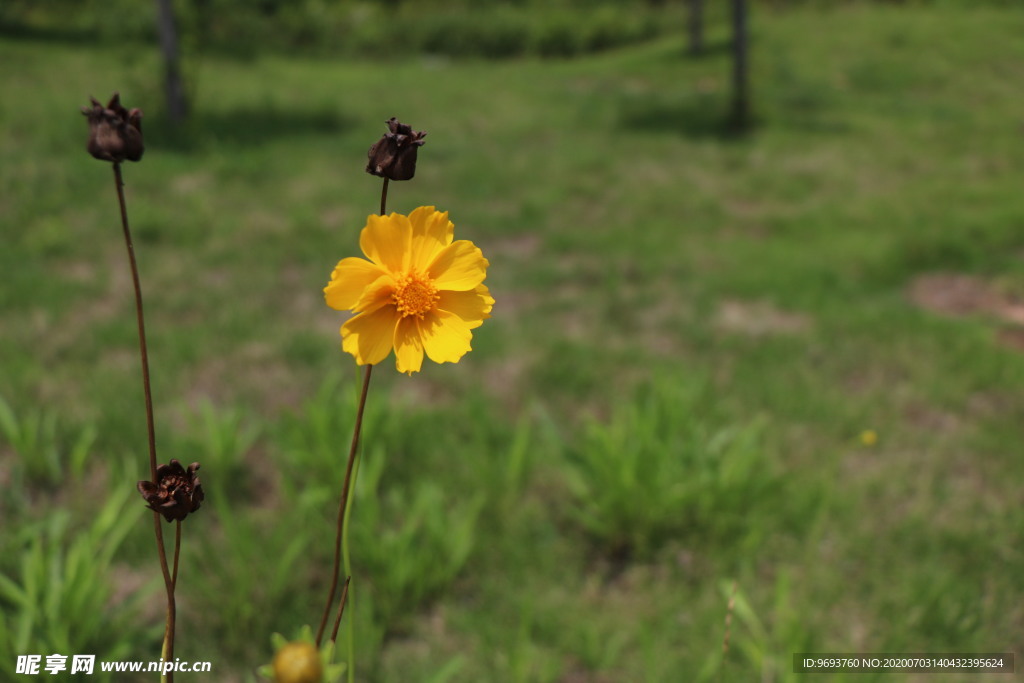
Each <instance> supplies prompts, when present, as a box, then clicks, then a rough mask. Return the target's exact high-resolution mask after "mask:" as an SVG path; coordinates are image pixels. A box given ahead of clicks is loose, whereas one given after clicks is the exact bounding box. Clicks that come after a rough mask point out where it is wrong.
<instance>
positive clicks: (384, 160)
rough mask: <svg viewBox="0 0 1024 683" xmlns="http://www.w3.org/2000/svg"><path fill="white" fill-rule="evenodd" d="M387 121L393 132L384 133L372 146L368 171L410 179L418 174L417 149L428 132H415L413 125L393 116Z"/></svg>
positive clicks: (396, 178) (379, 174)
mask: <svg viewBox="0 0 1024 683" xmlns="http://www.w3.org/2000/svg"><path fill="white" fill-rule="evenodd" d="M386 123H387V124H388V128H389V129H390V130H391V132H390V133H384V136H383V137H382V138H381V139H380V140H378V141H377V142H375V143H374V145H373V147H371V148H370V151H369V153H368V154H367V156H368V157H369V159H370V161H369V163H367V164H366V172H367V173H369V174H371V175H375V176H380V177H381V178H389V179H391V180H409V179H410V178H412V177H413V176H414V175H416V151H417V150H418V149H419V148H420V147H422V146H423V144H424V141H423V138H425V137H426V136H427V134H426V133H424V132H423V131H416V132H413V129H412V126H410V125H409V124H407V123H399V122H398V119H396V118H395V117H393V116H392V117H391V118H390V119H389V120H388V121H387V122H386Z"/></svg>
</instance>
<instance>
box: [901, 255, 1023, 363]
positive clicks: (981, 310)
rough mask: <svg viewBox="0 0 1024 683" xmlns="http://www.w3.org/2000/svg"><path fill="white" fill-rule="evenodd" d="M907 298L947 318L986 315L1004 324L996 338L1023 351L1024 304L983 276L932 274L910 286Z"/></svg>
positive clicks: (921, 277) (1003, 343)
mask: <svg viewBox="0 0 1024 683" xmlns="http://www.w3.org/2000/svg"><path fill="white" fill-rule="evenodd" d="M907 298H908V299H910V301H911V302H912V303H913V304H914V305H916V306H918V307H920V308H923V309H925V310H926V311H931V312H932V313H937V314H939V315H944V316H948V317H956V318H962V317H968V316H986V317H988V318H991V319H994V320H995V321H996V322H997V323H1000V324H1001V325H1002V327H1001V329H1000V330H998V331H997V333H996V339H997V340H998V341H999V343H1001V344H1002V345H1004V346H1007V347H1009V348H1012V349H1016V350H1018V351H1024V301H1022V300H1021V299H1020V298H1019V297H1017V296H1015V295H1013V294H1012V293H1010V292H1007V291H1006V290H1005V289H1004V288H1001V287H999V286H998V285H996V284H994V283H992V282H988V281H986V280H984V279H982V278H980V277H976V276H973V275H965V274H962V273H931V274H926V275H921V276H920V277H918V278H916V279H915V280H914V281H913V282H911V283H910V286H909V287H908V288H907Z"/></svg>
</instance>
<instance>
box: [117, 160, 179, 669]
mask: <svg viewBox="0 0 1024 683" xmlns="http://www.w3.org/2000/svg"><path fill="white" fill-rule="evenodd" d="M114 186H115V187H116V188H117V200H118V203H119V204H120V207H121V227H122V229H123V230H124V243H125V246H126V247H127V248H128V263H129V265H130V266H131V271H132V284H133V285H134V287H135V318H136V320H137V321H138V328H139V358H140V360H141V362H142V391H143V394H144V395H145V399H146V431H147V435H148V438H149V477H150V481H152V482H154V483H155V482H156V428H155V427H154V421H153V391H152V389H151V386H150V381H149V353H148V351H147V349H146V322H145V318H144V316H143V313H142V284H141V283H140V282H139V267H138V264H137V263H136V262H135V247H134V246H133V245H132V234H131V231H130V230H129V229H128V208H127V205H126V204H125V201H124V178H123V177H122V176H121V164H120V163H119V162H114ZM153 528H154V533H155V535H156V549H157V556H158V557H159V559H160V571H161V572H162V573H163V577H164V587H165V588H166V590H167V623H166V626H165V627H164V645H163V650H162V656H163V657H164V661H165V662H166V661H171V660H173V659H174V621H175V612H176V609H175V604H174V584H175V580H176V578H177V573H178V572H177V566H178V553H177V550H175V554H174V566H175V571H174V573H175V578H174V579H172V578H171V572H170V570H169V569H168V568H167V551H166V550H165V549H164V532H163V529H162V528H161V526H160V513H158V512H156V511H155V510H154V511H153ZM178 533H179V537H178V541H177V542H176V544H175V548H177V546H178V544H179V543H180V533H181V526H180V522H179V527H178ZM162 680H164V681H166V683H174V672H168V673H167V674H165V675H163V676H162Z"/></svg>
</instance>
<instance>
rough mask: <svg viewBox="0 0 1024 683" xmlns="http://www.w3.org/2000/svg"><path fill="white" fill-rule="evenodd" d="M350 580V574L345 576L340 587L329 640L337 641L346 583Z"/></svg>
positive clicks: (346, 588) (346, 589) (345, 597)
mask: <svg viewBox="0 0 1024 683" xmlns="http://www.w3.org/2000/svg"><path fill="white" fill-rule="evenodd" d="M351 581H352V577H351V576H347V577H345V585H344V586H342V587H341V599H340V600H338V615H337V616H336V617H334V628H332V629H331V642H332V643H334V642H337V640H338V629H339V628H341V617H342V616H343V615H344V614H345V601H346V600H347V599H348V584H349V583H350V582H351Z"/></svg>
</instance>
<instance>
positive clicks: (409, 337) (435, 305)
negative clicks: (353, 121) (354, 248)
mask: <svg viewBox="0 0 1024 683" xmlns="http://www.w3.org/2000/svg"><path fill="white" fill-rule="evenodd" d="M454 227H455V226H454V225H453V224H452V222H451V221H449V220H448V213H447V212H445V213H441V212H440V211H437V210H435V209H434V207H432V206H421V207H420V208H418V209H416V210H415V211H413V212H412V213H411V214H409V215H408V216H403V215H402V214H398V213H392V214H391V215H390V216H377V215H372V216H370V217H369V218H367V219H366V227H365V228H363V231H362V233H361V234H360V236H359V246H360V247H361V248H362V250H363V253H364V254H365V255H366V258H368V259H370V260H369V261H367V260H366V259H361V258H357V257H350V258H346V259H342V260H341V261H340V262H339V263H338V265H337V266H336V267H335V268H334V272H333V273H331V281H330V282H329V283H328V284H327V286H326V287H325V288H324V299H325V300H326V301H327V305H328V306H330V307H332V308H336V309H338V310H341V311H344V310H350V309H351V310H352V311H353V312H354V313H355V314H356V315H355V316H353V317H352V318H350V319H349V320H348V321H347V322H346V323H345V324H344V325H342V326H341V339H342V341H341V346H342V348H343V349H344V350H345V351H346V352H348V353H351V354H352V355H353V356H355V358H356V363H358V364H359V365H366V364H370V365H376V364H377V363H379V362H381V361H382V360H384V359H385V358H387V357H388V354H390V353H391V350H392V349H394V350H395V358H396V364H395V365H396V367H397V368H398V371H399V372H406V373H409V374H412V373H414V372H418V371H419V369H420V366H421V365H422V364H423V353H424V351H425V352H426V354H427V356H428V357H429V358H430V360H432V361H434V362H435V363H446V362H451V363H458V362H459V359H460V358H462V356H463V355H465V353H466V352H467V351H469V350H470V340H471V339H472V338H473V333H472V330H473V329H475V328H477V327H479V326H480V325H481V324H483V321H484V320H486V319H487V318H490V317H491V316H490V313H491V307H492V306H493V305H494V299H493V298H491V293H490V292H489V291H488V290H487V287H486V286H484V285H483V284H482V283H483V281H484V278H485V277H487V266H488V262H487V259H485V258H484V255H483V253H482V252H481V251H480V250H479V249H478V248H477V247H476V245H474V244H473V243H472V242H470V241H469V240H458V241H455V242H453V241H452V231H453V229H454Z"/></svg>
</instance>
